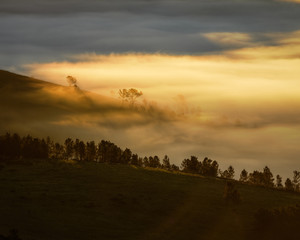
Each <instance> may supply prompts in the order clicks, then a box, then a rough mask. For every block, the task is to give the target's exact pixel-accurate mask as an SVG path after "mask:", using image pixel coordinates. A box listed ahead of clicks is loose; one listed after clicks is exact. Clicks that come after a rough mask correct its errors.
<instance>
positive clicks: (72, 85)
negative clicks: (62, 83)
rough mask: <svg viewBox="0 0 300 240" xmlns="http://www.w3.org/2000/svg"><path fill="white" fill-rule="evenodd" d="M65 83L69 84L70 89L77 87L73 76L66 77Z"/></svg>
mask: <svg viewBox="0 0 300 240" xmlns="http://www.w3.org/2000/svg"><path fill="white" fill-rule="evenodd" d="M66 79H67V82H68V83H69V85H70V87H78V86H77V79H76V78H75V77H73V76H67V77H66Z"/></svg>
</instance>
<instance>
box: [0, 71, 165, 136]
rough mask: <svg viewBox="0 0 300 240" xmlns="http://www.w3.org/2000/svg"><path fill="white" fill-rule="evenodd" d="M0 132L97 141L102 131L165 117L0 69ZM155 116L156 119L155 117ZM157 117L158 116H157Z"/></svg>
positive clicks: (152, 109) (159, 113)
mask: <svg viewBox="0 0 300 240" xmlns="http://www.w3.org/2000/svg"><path fill="white" fill-rule="evenodd" d="M0 109H1V119H0V132H1V133H2V134H3V133H5V132H7V131H8V132H9V131H14V132H15V131H17V132H19V133H22V134H28V133H30V134H34V135H36V136H40V137H46V136H47V135H51V136H54V137H55V138H56V139H58V140H63V139H65V138H66V136H75V135H79V136H81V137H83V138H91V137H92V138H97V137H98V136H99V135H102V136H103V135H104V133H103V132H104V131H103V129H104V130H105V131H106V132H107V131H108V130H109V129H111V130H116V129H125V128H127V127H130V126H133V125H134V126H139V125H143V124H144V125H146V124H148V123H149V122H151V121H152V122H153V120H154V118H160V117H163V116H164V113H163V112H160V111H158V110H157V109H155V108H151V111H152V112H150V111H146V109H144V111H140V110H138V109H133V108H130V107H129V106H127V105H122V102H121V101H120V100H118V99H116V98H112V97H106V96H103V95H99V94H96V93H92V92H89V91H85V90H82V89H80V88H78V87H74V86H61V85H57V84H53V83H50V82H47V81H42V80H39V79H35V78H30V77H27V76H22V75H19V74H15V73H11V72H7V71H3V70H0ZM154 115H155V116H154ZM158 116H159V117H158Z"/></svg>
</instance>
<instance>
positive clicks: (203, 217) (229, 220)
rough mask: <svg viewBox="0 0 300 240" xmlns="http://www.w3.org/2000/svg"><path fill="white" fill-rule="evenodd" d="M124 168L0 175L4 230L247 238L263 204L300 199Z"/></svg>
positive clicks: (43, 234) (72, 235)
mask: <svg viewBox="0 0 300 240" xmlns="http://www.w3.org/2000/svg"><path fill="white" fill-rule="evenodd" d="M223 189H224V181H222V180H217V179H208V178H201V177H194V176H188V175H177V174H171V173H166V172H161V171H153V170H146V169H140V168H138V169H136V168H134V167H131V166H124V165H106V164H95V163H85V164H79V163H73V164H70V163H68V164H66V163H55V164H54V163H52V164H50V163H42V164H34V165H10V166H5V167H4V168H3V169H2V170H0V191H1V197H0V216H1V220H0V233H2V234H7V233H8V231H9V230H10V229H12V228H16V229H18V230H19V233H20V236H21V237H22V239H25V240H28V239H36V240H37V239H45V240H48V239H49V240H50V239H56V240H60V239H62V240H68V239H70V240H71V239H72V240H76V239H245V236H246V234H247V233H248V232H249V231H250V230H251V223H252V221H253V215H254V212H255V211H256V210H257V209H258V208H260V207H276V206H284V205H289V204H295V203H296V202H297V201H299V200H300V195H296V194H291V193H285V192H280V191H275V190H271V189H265V188H260V187H253V186H247V185H239V186H238V190H239V191H240V193H241V196H242V198H243V201H242V203H241V204H240V205H239V206H235V207H234V206H228V205H226V204H225V203H224V202H223V200H222V194H223Z"/></svg>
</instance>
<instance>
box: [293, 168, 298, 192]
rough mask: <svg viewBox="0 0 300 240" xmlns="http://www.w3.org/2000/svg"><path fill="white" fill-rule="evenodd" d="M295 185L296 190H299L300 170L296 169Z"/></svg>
mask: <svg viewBox="0 0 300 240" xmlns="http://www.w3.org/2000/svg"><path fill="white" fill-rule="evenodd" d="M293 174H294V175H293V185H294V190H295V191H297V192H299V190H300V188H299V185H300V172H299V171H294V172H293Z"/></svg>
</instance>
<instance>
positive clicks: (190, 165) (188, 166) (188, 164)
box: [181, 156, 200, 173]
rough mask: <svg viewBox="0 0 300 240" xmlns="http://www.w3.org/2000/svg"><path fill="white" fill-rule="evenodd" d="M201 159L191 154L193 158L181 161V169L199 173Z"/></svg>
mask: <svg viewBox="0 0 300 240" xmlns="http://www.w3.org/2000/svg"><path fill="white" fill-rule="evenodd" d="M199 164H200V163H199V161H198V158H197V157H195V156H191V159H188V158H187V159H184V160H183V161H182V163H181V169H182V171H183V172H187V173H199V167H200V165H199Z"/></svg>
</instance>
